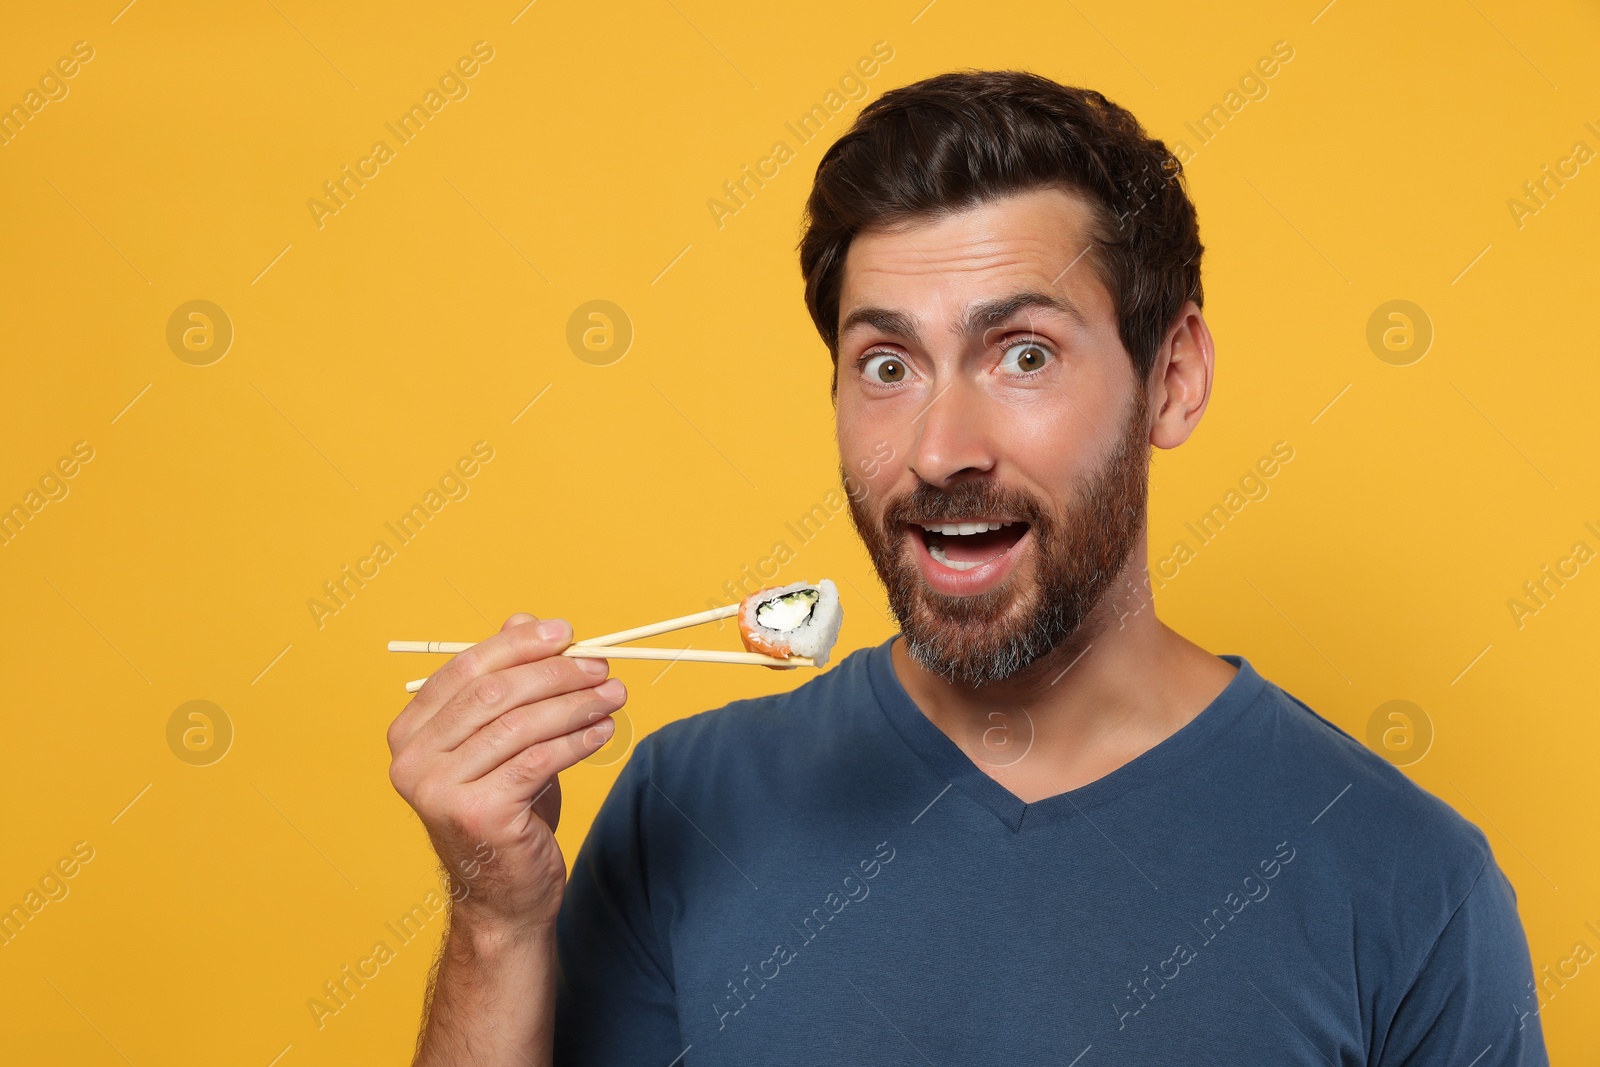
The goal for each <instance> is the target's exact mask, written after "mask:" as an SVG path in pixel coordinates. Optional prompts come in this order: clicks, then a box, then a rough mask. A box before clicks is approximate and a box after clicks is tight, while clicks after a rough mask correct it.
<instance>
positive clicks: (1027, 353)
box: [1000, 341, 1052, 374]
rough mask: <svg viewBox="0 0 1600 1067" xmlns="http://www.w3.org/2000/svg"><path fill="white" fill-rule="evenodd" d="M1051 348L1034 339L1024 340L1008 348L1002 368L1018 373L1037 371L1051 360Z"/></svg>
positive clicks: (1001, 361)
mask: <svg viewBox="0 0 1600 1067" xmlns="http://www.w3.org/2000/svg"><path fill="white" fill-rule="evenodd" d="M1051 358H1052V357H1051V354H1050V350H1049V349H1047V348H1045V347H1044V346H1043V345H1040V344H1038V343H1036V342H1034V341H1024V342H1022V343H1020V344H1014V345H1012V346H1011V347H1010V348H1008V349H1006V354H1005V356H1004V357H1003V358H1002V359H1001V360H1000V369H1001V370H1004V371H1010V372H1013V373H1017V374H1027V373H1029V372H1030V371H1036V370H1038V369H1040V368H1041V367H1043V366H1044V365H1045V364H1046V363H1048V362H1050V360H1051Z"/></svg>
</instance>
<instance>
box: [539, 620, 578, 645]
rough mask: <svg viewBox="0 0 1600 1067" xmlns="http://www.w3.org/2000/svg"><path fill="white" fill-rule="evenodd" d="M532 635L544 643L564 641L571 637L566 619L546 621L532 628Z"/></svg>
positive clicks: (570, 630)
mask: <svg viewBox="0 0 1600 1067" xmlns="http://www.w3.org/2000/svg"><path fill="white" fill-rule="evenodd" d="M533 632H534V633H536V634H538V635H539V636H540V637H542V638H544V639H545V640H546V641H564V640H566V639H567V638H569V637H571V636H572V627H571V626H569V625H568V624H567V620H566V619H546V620H545V621H544V622H541V623H540V624H539V625H538V626H537V627H535V628H534V631H533Z"/></svg>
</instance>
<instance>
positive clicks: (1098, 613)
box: [891, 552, 1236, 803]
mask: <svg viewBox="0 0 1600 1067" xmlns="http://www.w3.org/2000/svg"><path fill="white" fill-rule="evenodd" d="M1143 559H1144V553H1143V552H1135V553H1134V554H1133V556H1132V559H1131V560H1130V564H1129V567H1128V568H1126V569H1125V573H1124V575H1123V577H1121V578H1119V579H1118V580H1117V582H1115V583H1114V586H1113V588H1114V590H1119V591H1121V595H1118V594H1117V593H1115V592H1114V593H1113V594H1111V595H1108V596H1107V598H1106V599H1105V600H1102V602H1101V603H1100V604H1099V605H1098V606H1097V608H1096V610H1095V613H1094V614H1093V615H1092V616H1091V618H1090V619H1088V620H1086V622H1085V624H1084V626H1083V627H1080V630H1079V633H1080V636H1079V638H1078V639H1077V640H1075V641H1072V642H1068V643H1066V644H1063V645H1062V646H1060V647H1058V648H1056V649H1054V650H1053V651H1051V652H1050V653H1049V654H1048V655H1046V656H1044V657H1042V658H1041V659H1040V660H1038V661H1037V662H1035V663H1034V664H1033V665H1032V666H1030V667H1029V668H1028V669H1027V670H1026V671H1024V672H1022V673H1020V674H1018V675H1016V676H1015V677H1012V678H1009V679H1006V680H1005V681H1004V682H997V683H992V684H989V685H984V686H967V685H960V684H957V683H953V682H951V681H949V680H948V679H946V678H944V677H942V676H940V675H938V674H936V673H934V672H932V671H930V670H928V669H927V668H925V667H923V666H921V665H920V664H918V663H917V662H916V661H914V660H913V659H912V658H911V657H910V655H908V654H907V652H906V650H905V642H904V641H896V642H895V643H894V645H893V647H892V649H891V655H892V661H893V664H894V671H895V674H896V676H897V677H898V678H899V679H900V683H901V685H903V686H904V687H905V689H906V692H907V693H909V694H910V696H911V699H912V700H913V701H914V702H915V703H916V705H917V707H918V708H920V709H921V710H922V713H923V714H924V715H926V716H927V717H928V719H929V721H931V722H932V723H933V724H934V725H935V726H937V727H939V729H940V730H941V731H943V732H944V734H945V735H946V736H948V737H949V738H950V740H951V741H953V742H954V743H955V744H956V745H957V746H959V747H960V748H961V750H962V751H963V752H965V753H966V754H967V755H968V757H970V758H971V759H972V761H973V762H974V763H975V764H977V766H978V767H979V768H980V769H981V770H983V771H984V772H985V773H986V774H988V775H989V776H990V777H992V778H994V779H995V780H996V781H997V782H999V783H1000V784H1001V785H1003V786H1005V787H1006V788H1007V789H1008V790H1010V791H1011V792H1012V793H1013V794H1015V795H1016V796H1018V797H1019V798H1021V799H1022V800H1023V801H1025V802H1028V803H1032V802H1033V801H1035V800H1040V799H1043V798H1044V797H1049V796H1055V795H1057V794H1059V793H1064V792H1067V791H1068V790H1072V789H1077V788H1078V787H1080V786H1084V785H1087V784H1089V783H1090V782H1093V781H1095V780H1097V779H1099V778H1102V777H1104V776H1105V775H1107V774H1110V773H1111V772H1112V771H1114V770H1116V769H1117V768H1118V767H1121V766H1122V765H1123V764H1125V763H1127V762H1128V761H1130V760H1132V759H1134V758H1135V757H1137V756H1139V755H1140V754H1142V753H1144V752H1146V751H1148V750H1149V749H1151V748H1154V747H1155V746H1156V745H1158V744H1160V743H1161V742H1162V741H1164V740H1166V739H1167V738H1168V737H1171V736H1172V735H1173V734H1174V733H1176V732H1177V731H1178V730H1179V729H1181V728H1182V727H1183V726H1184V724H1186V723H1188V722H1189V720H1191V719H1193V718H1194V717H1195V716H1196V715H1198V714H1199V713H1200V712H1201V711H1203V710H1204V709H1205V707H1206V706H1207V705H1208V704H1210V703H1211V701H1212V700H1214V699H1215V698H1216V696H1217V694H1219V693H1221V692H1222V690H1223V689H1224V688H1225V687H1226V686H1227V684H1228V682H1229V680H1231V679H1232V677H1233V676H1234V674H1235V672H1236V669H1235V668H1234V667H1233V666H1232V665H1231V664H1229V663H1228V662H1227V661H1225V660H1222V659H1219V658H1218V657H1216V656H1213V655H1211V654H1210V653H1208V652H1206V651H1205V650H1204V649H1203V648H1201V647H1200V646H1198V645H1196V644H1194V643H1193V642H1191V641H1189V640H1188V639H1186V638H1184V637H1183V636H1182V635H1180V634H1178V633H1177V632H1176V631H1174V630H1172V629H1171V628H1170V627H1168V626H1167V625H1166V624H1165V623H1163V622H1161V620H1160V619H1158V618H1156V614H1155V606H1154V604H1153V603H1152V602H1151V601H1150V593H1149V589H1150V586H1149V583H1148V582H1147V581H1145V571H1144V566H1143ZM1130 579H1131V580H1130Z"/></svg>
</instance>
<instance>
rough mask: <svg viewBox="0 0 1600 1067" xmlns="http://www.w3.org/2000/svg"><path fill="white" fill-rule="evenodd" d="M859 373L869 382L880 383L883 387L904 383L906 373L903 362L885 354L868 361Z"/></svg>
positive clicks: (897, 357) (896, 357) (898, 358)
mask: <svg viewBox="0 0 1600 1067" xmlns="http://www.w3.org/2000/svg"><path fill="white" fill-rule="evenodd" d="M861 372H862V373H863V374H865V375H866V376H867V378H868V379H869V380H870V381H875V382H882V383H883V384H885V385H893V384H894V383H896V382H902V381H905V378H906V374H907V373H908V371H907V370H906V364H905V360H903V359H901V358H900V357H899V356H895V355H890V354H889V353H887V352H885V353H883V354H882V355H877V356H873V357H872V358H870V359H868V360H867V362H866V365H865V366H863V367H862V368H861Z"/></svg>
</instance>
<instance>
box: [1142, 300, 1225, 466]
mask: <svg viewBox="0 0 1600 1067" xmlns="http://www.w3.org/2000/svg"><path fill="white" fill-rule="evenodd" d="M1215 363H1216V349H1215V348H1214V347H1213V346H1212V343H1211V330H1210V329H1209V328H1208V327H1207V326H1206V320H1205V316H1203V315H1201V314H1200V308H1199V306H1198V305H1196V304H1195V302H1194V301H1192V300H1191V301H1189V302H1187V303H1185V304H1184V305H1183V308H1182V310H1180V311H1179V312H1178V318H1177V321H1176V322H1174V323H1173V325H1172V328H1171V329H1170V330H1168V331H1167V338H1166V340H1165V341H1163V342H1162V344H1161V350H1160V351H1159V352H1157V353H1156V364H1155V366H1154V367H1153V368H1152V370H1151V382H1150V410H1151V411H1153V412H1154V413H1155V418H1154V421H1153V422H1152V423H1151V426H1150V443H1151V444H1153V445H1155V446H1156V447H1157V448H1176V447H1178V446H1179V445H1181V444H1183V443H1184V442H1185V441H1187V440H1188V439H1189V435H1190V434H1192V433H1194V428H1195V427H1196V426H1198V425H1199V424H1200V416H1201V415H1203V414H1205V410H1206V404H1207V403H1208V402H1209V401H1210V399H1211V376H1212V372H1213V370H1214V367H1215Z"/></svg>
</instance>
